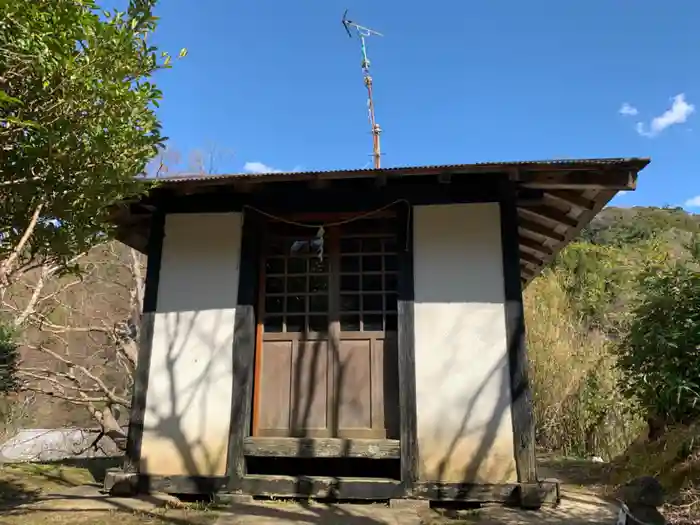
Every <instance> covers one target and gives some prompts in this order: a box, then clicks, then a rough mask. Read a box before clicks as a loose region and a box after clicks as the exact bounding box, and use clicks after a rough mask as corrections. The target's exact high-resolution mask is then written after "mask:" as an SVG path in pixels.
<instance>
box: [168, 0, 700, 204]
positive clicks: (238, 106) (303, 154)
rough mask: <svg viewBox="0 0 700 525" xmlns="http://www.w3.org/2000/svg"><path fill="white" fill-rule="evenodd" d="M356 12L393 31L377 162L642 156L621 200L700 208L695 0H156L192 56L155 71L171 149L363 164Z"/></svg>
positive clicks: (269, 162) (377, 43) (381, 77)
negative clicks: (351, 31)
mask: <svg viewBox="0 0 700 525" xmlns="http://www.w3.org/2000/svg"><path fill="white" fill-rule="evenodd" d="M346 8H348V9H349V10H350V13H349V14H350V17H351V18H353V19H354V20H356V21H357V22H359V23H361V24H363V25H367V26H370V27H372V28H375V29H377V30H379V31H381V32H382V33H384V35H385V36H384V37H383V38H379V37H376V38H371V39H370V40H369V42H368V45H369V55H370V59H371V61H372V73H373V77H374V87H375V97H376V99H375V100H376V108H377V120H378V122H379V124H380V125H381V127H382V129H383V130H384V133H383V135H382V150H383V152H384V153H385V155H384V157H383V159H382V165H383V166H387V167H391V166H404V165H425V164H449V163H470V162H478V161H507V160H540V159H550V158H567V157H568V158H580V157H625V156H645V157H646V156H648V157H651V158H652V164H651V165H650V166H649V167H648V168H646V169H645V170H644V171H643V172H642V174H641V176H640V180H639V187H638V190H637V191H636V192H634V193H631V194H624V195H622V196H620V197H618V198H616V200H615V203H616V204H619V205H625V206H626V205H684V203H689V204H688V206H690V202H691V200H692V199H693V198H695V197H698V198H697V202H696V204H697V206H698V210H700V178H699V177H698V170H699V168H700V149H699V148H698V145H699V141H700V120H699V119H700V115H698V109H697V108H696V104H700V59H699V58H698V57H699V56H700V55H699V52H698V50H699V49H700V31H698V21H699V20H700V2H693V1H691V0H686V1H671V2H658V1H652V0H626V1H624V0H589V1H587V2H574V1H566V2H562V1H554V0H532V1H530V2H520V1H515V0H511V1H505V0H489V1H486V0H479V1H474V0H472V1H466V0H440V1H436V2H413V1H409V2H405V1H404V2H398V1H396V0H382V1H381V2H380V1H376V0H375V1H369V0H342V1H339V0H292V1H289V0H287V1H281V0H249V1H245V2H244V1H241V0H200V1H199V2H191V1H186V0H162V1H161V3H160V6H159V7H158V9H157V14H158V16H160V17H161V21H160V26H159V29H158V32H157V34H156V38H155V41H156V44H157V45H159V46H160V47H161V48H163V49H166V50H168V51H171V52H173V53H177V51H178V50H179V49H180V48H181V47H186V48H187V49H188V51H189V54H188V56H187V57H186V58H185V59H183V60H180V61H177V62H176V64H175V66H174V68H173V69H171V70H168V71H164V72H162V73H159V74H158V76H157V79H156V80H157V82H158V85H159V87H160V88H161V89H162V90H163V91H164V101H163V103H162V106H161V108H160V117H161V118H162V121H163V125H164V130H165V133H166V134H167V135H168V136H169V137H170V139H171V140H170V145H171V148H172V149H173V150H176V151H178V152H180V155H181V158H190V156H191V155H192V154H193V152H196V151H200V152H204V154H205V156H207V155H209V154H211V153H212V152H214V157H215V159H216V162H215V164H216V165H215V169H216V170H217V171H219V172H240V171H243V170H245V169H246V168H247V169H257V170H261V169H271V170H272V169H275V170H284V171H287V170H293V169H304V170H312V169H313V170H322V169H337V168H360V167H365V166H368V165H369V164H368V163H369V162H370V160H371V158H370V153H371V136H370V134H369V127H368V122H367V112H366V96H365V91H364V86H363V84H362V75H361V70H360V50H359V42H358V41H357V40H354V39H353V40H350V39H349V38H348V36H347V34H346V33H345V31H344V30H343V28H342V26H341V24H340V18H341V16H342V14H343V11H344V10H345V9H346ZM256 163H257V164H256ZM689 209H690V207H689Z"/></svg>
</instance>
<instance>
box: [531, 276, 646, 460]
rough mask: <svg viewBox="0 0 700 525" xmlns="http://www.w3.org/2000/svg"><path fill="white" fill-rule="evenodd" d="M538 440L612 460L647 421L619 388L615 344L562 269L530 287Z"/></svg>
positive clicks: (554, 447)
mask: <svg viewBox="0 0 700 525" xmlns="http://www.w3.org/2000/svg"><path fill="white" fill-rule="evenodd" d="M525 314H526V325H527V336H528V351H529V355H530V360H531V373H532V383H533V405H534V406H533V409H534V412H535V421H536V424H537V429H536V431H537V442H538V444H539V445H540V446H542V447H543V448H544V449H546V450H550V451H557V453H559V454H561V455H567V456H579V457H590V456H593V455H596V456H601V457H603V458H604V459H612V458H613V457H616V456H617V455H619V454H620V453H621V452H623V451H624V450H625V449H626V448H627V446H628V445H629V444H630V443H632V442H633V441H634V439H636V437H637V436H638V435H639V433H640V431H642V429H643V426H644V422H643V421H642V420H641V418H640V417H639V416H638V415H635V414H634V411H633V410H631V408H632V407H631V406H630V404H629V402H627V401H626V400H625V399H624V398H623V397H622V396H621V394H620V392H619V388H618V378H619V376H618V372H617V370H616V369H615V367H614V363H615V355H614V352H613V348H612V344H611V342H610V341H608V340H607V339H606V338H605V337H604V336H603V335H602V334H600V333H598V332H595V331H589V330H588V328H587V327H586V325H585V323H584V321H583V320H582V319H580V318H579V317H578V316H577V314H576V313H575V308H574V307H573V306H572V304H571V301H570V299H569V297H568V296H567V294H566V292H565V290H564V286H563V285H562V282H561V276H560V275H558V274H557V273H556V272H547V273H545V275H543V276H542V277H540V278H538V279H536V280H535V281H533V282H532V283H531V284H530V286H529V287H528V288H527V290H526V293H525Z"/></svg>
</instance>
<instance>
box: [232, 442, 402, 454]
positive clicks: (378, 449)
mask: <svg viewBox="0 0 700 525" xmlns="http://www.w3.org/2000/svg"><path fill="white" fill-rule="evenodd" d="M400 449H401V447H400V445H399V440H398V439H340V438H287V437H285V438H259V437H248V438H246V440H245V443H244V451H245V455H246V456H269V457H285V458H367V459H398V458H399V457H400Z"/></svg>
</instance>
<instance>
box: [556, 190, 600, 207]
mask: <svg viewBox="0 0 700 525" xmlns="http://www.w3.org/2000/svg"><path fill="white" fill-rule="evenodd" d="M544 196H545V198H551V199H554V200H557V201H559V202H563V203H564V204H569V205H570V206H576V207H577V208H580V209H582V210H592V209H593V208H594V207H595V202H594V201H592V200H590V199H586V198H585V197H582V196H581V193H580V192H578V191H573V190H549V191H546V192H545V193H544Z"/></svg>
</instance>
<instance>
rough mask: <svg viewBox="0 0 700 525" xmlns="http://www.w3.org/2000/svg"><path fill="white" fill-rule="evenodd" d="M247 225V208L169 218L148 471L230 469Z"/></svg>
mask: <svg viewBox="0 0 700 525" xmlns="http://www.w3.org/2000/svg"><path fill="white" fill-rule="evenodd" d="M241 227H242V217H241V214H239V213H219V214H174V215H167V216H166V221H165V238H164V240H163V256H162V262H161V269H160V281H159V286H158V305H157V310H156V312H157V313H156V316H155V323H154V329H153V343H152V354H151V362H150V371H149V377H148V390H147V396H146V414H145V421H144V434H143V442H142V449H141V460H142V472H145V473H148V474H154V475H190V476H222V475H224V474H225V469H226V456H227V444H228V435H229V424H230V419H231V418H230V414H231V389H232V383H233V381H232V370H233V366H232V359H233V352H232V345H233V329H234V318H235V313H236V302H237V299H238V272H239V262H240V245H241Z"/></svg>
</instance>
